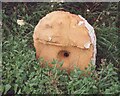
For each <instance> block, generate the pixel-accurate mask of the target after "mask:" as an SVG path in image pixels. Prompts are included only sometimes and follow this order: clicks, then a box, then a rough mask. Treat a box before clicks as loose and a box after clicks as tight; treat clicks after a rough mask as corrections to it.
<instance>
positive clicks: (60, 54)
mask: <svg viewBox="0 0 120 96" xmlns="http://www.w3.org/2000/svg"><path fill="white" fill-rule="evenodd" d="M69 55H70V52H68V51H66V50H61V51H60V52H59V53H58V57H60V58H61V57H62V58H65V57H69Z"/></svg>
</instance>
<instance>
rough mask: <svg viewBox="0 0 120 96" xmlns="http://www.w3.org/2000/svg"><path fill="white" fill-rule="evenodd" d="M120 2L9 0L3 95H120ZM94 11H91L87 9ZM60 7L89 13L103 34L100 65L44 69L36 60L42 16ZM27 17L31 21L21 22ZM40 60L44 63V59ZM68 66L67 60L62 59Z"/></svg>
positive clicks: (5, 21) (99, 42)
mask: <svg viewBox="0 0 120 96" xmlns="http://www.w3.org/2000/svg"><path fill="white" fill-rule="evenodd" d="M117 7H118V3H74V4H73V3H3V7H2V17H3V27H2V29H3V30H2V31H3V32H2V33H3V34H2V84H1V86H0V93H2V94H10V93H14V94H119V93H120V81H119V79H120V77H119V73H120V69H119V68H120V63H119V62H120V58H119V56H120V51H119V50H118V49H119V48H120V46H119V45H120V43H119V42H118V28H117V27H116V24H117ZM87 9H89V11H86V10H87ZM54 10H66V11H70V12H72V13H75V14H81V15H83V16H84V17H85V18H86V19H87V20H88V21H89V22H90V23H91V25H93V26H94V28H95V32H96V35H97V48H98V54H97V68H96V67H95V66H92V67H91V68H89V69H87V70H86V71H91V73H90V74H89V75H86V76H82V74H83V71H80V70H79V69H77V68H75V70H74V71H72V72H71V73H70V74H67V72H66V71H65V70H59V69H57V68H56V63H57V61H56V60H53V62H52V63H53V64H54V67H53V68H50V67H49V66H48V65H47V62H46V63H45V64H46V67H44V68H42V67H41V66H40V64H39V63H38V61H37V60H36V58H35V49H34V46H33V38H32V35H33V30H34V27H35V25H36V24H37V23H38V21H39V19H41V18H42V17H43V16H45V15H46V14H47V13H49V12H51V11H54ZM18 19H22V20H24V21H25V22H26V23H25V25H22V26H20V25H18V24H17V20H18ZM43 61H44V59H43V58H40V59H39V62H41V64H42V63H43ZM59 64H61V66H62V62H59Z"/></svg>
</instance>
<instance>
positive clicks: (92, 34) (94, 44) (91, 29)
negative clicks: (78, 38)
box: [78, 15, 97, 65]
mask: <svg viewBox="0 0 120 96" xmlns="http://www.w3.org/2000/svg"><path fill="white" fill-rule="evenodd" d="M78 16H79V17H80V18H81V19H83V20H84V24H85V27H86V28H87V29H88V34H89V36H90V39H91V42H92V44H93V46H94V53H93V57H92V58H91V61H92V64H93V65H95V63H96V53H97V49H96V35H95V31H94V28H93V27H92V26H91V25H90V24H89V23H88V22H87V20H86V19H85V18H83V17H82V16H81V15H78Z"/></svg>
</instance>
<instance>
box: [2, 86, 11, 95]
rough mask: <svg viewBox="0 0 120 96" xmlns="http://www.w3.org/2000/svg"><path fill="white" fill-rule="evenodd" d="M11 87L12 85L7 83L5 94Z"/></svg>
mask: <svg viewBox="0 0 120 96" xmlns="http://www.w3.org/2000/svg"><path fill="white" fill-rule="evenodd" d="M10 88H11V85H9V84H7V85H5V91H4V94H6V93H7V91H8V90H9V89H10Z"/></svg>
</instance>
